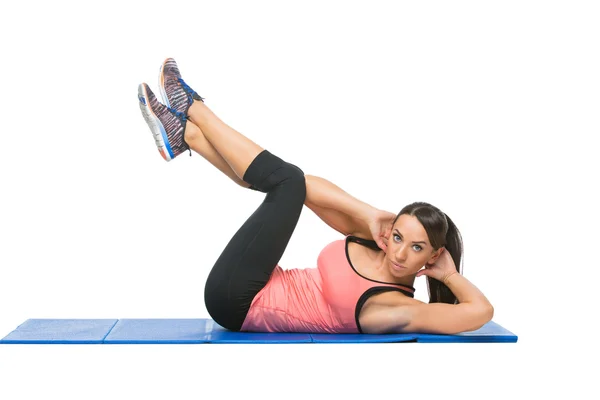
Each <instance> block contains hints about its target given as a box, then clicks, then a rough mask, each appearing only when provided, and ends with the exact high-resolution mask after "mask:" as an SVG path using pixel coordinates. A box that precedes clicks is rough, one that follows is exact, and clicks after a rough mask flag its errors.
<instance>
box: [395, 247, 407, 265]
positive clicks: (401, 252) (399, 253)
mask: <svg viewBox="0 0 600 400" xmlns="http://www.w3.org/2000/svg"><path fill="white" fill-rule="evenodd" d="M406 250H407V249H406V246H404V245H400V246H398V248H397V249H396V254H395V255H396V260H398V261H404V260H405V259H406Z"/></svg>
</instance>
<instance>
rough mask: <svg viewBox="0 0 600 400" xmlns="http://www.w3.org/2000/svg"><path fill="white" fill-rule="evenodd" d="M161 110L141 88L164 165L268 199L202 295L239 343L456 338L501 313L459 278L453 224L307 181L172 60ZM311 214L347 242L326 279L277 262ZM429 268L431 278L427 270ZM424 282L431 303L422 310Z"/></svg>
mask: <svg viewBox="0 0 600 400" xmlns="http://www.w3.org/2000/svg"><path fill="white" fill-rule="evenodd" d="M160 90H161V94H162V97H163V100H164V103H165V104H166V105H163V104H161V103H160V102H159V101H158V100H157V98H156V97H155V96H154V94H153V93H152V91H151V90H150V88H149V87H148V85H146V84H145V83H142V84H140V86H139V89H138V98H139V101H140V109H141V110H142V114H143V116H144V118H145V120H146V122H147V123H148V125H149V127H150V129H151V131H152V133H153V135H154V139H155V141H156V145H157V146H158V150H159V152H160V154H161V155H162V156H163V158H164V159H165V160H167V161H170V160H172V159H173V158H175V157H177V156H178V155H179V154H181V153H183V152H185V151H186V150H189V151H190V156H191V150H194V151H195V152H197V153H198V154H200V155H202V156H203V157H204V158H205V159H207V160H208V161H209V162H210V163H212V164H213V165H214V166H215V167H217V168H218V169H219V170H221V171H222V172H223V173H225V175H227V176H228V177H230V178H231V179H232V180H233V181H234V182H236V183H237V184H238V185H240V186H242V187H245V188H249V189H252V190H256V191H259V192H263V193H266V196H265V199H264V201H263V202H262V204H261V205H260V206H259V207H258V209H257V210H256V211H255V212H254V213H253V214H252V215H251V216H250V218H248V220H247V221H246V222H245V223H244V224H243V225H242V226H241V228H240V229H239V230H238V231H237V232H236V234H235V235H234V236H233V237H232V238H231V240H230V241H229V243H228V244H227V246H226V247H225V249H224V251H223V253H222V254H221V255H220V256H219V258H218V259H217V261H216V263H215V265H214V266H213V268H212V270H211V272H210V274H209V276H208V279H207V282H206V286H205V292H204V297H205V304H206V308H207V310H208V312H209V314H210V316H211V317H212V318H213V319H214V320H215V322H217V323H218V324H219V325H221V326H223V327H225V328H227V329H230V330H235V331H262V332H321V333H324V332H329V333H352V332H354V333H356V332H362V333H400V332H427V333H441V334H456V333H459V332H464V331H470V330H475V329H478V328H480V327H481V326H482V325H484V324H485V323H487V322H488V321H490V320H491V319H492V316H493V307H492V305H491V304H490V302H489V301H488V300H487V299H486V297H485V296H484V295H483V294H482V293H481V292H480V291H479V290H478V289H477V288H476V287H475V286H474V285H473V284H472V283H470V282H469V281H468V280H467V279H466V278H465V277H464V276H462V275H461V273H460V272H461V271H460V260H461V255H462V242H461V237H460V233H459V231H458V229H457V228H456V226H455V225H454V223H453V222H452V220H451V219H450V218H448V216H446V214H444V213H443V212H441V211H440V210H439V209H438V208H436V207H434V206H432V205H430V204H427V203H413V204H410V205H408V206H406V207H404V208H403V209H402V210H401V211H400V213H399V214H398V215H394V214H392V213H389V212H386V211H382V210H378V209H376V208H374V207H371V206H369V205H368V204H365V203H363V202H361V201H359V200H357V199H355V198H354V197H352V196H350V195H349V194H347V193H346V192H344V191H343V190H341V189H340V188H339V187H337V186H336V185H334V184H333V183H331V182H329V181H327V180H326V179H323V178H320V177H317V176H311V175H307V176H305V175H304V173H303V171H302V170H301V169H300V168H298V167H297V166H295V165H293V164H290V163H287V162H285V161H284V160H282V159H280V158H279V157H277V156H276V155H274V154H272V153H270V152H269V151H267V150H265V149H263V148H262V147H260V146H259V145H257V144H256V143H254V142H252V141H251V140H250V139H248V138H247V137H245V136H243V135H242V134H241V133H239V132H237V131H236V130H234V129H232V128H231V127H229V126H228V125H226V124H225V123H224V122H223V121H221V120H220V119H219V118H218V117H217V116H216V115H215V114H214V113H213V112H212V111H211V110H210V109H209V108H208V107H207V106H206V105H205V104H204V99H203V98H202V97H200V96H199V95H198V94H197V93H196V92H195V91H194V90H192V89H191V88H190V87H189V86H188V85H187V84H186V83H185V81H184V80H183V79H182V78H181V76H180V72H179V69H178V67H177V64H176V63H175V61H174V60H173V59H171V58H168V59H166V60H165V62H164V63H163V65H162V67H161V70H160ZM303 205H306V206H307V207H308V208H310V209H311V210H312V211H314V212H315V213H316V214H317V215H318V216H319V217H320V218H321V219H322V220H323V221H325V222H326V223H327V224H328V225H329V226H331V227H332V228H334V229H336V230H337V231H339V232H340V233H342V234H343V235H344V236H345V238H344V239H340V240H336V241H334V242H332V243H329V244H328V245H327V246H325V248H324V249H323V250H322V251H321V253H320V254H319V257H318V260H317V261H318V262H317V268H307V269H291V270H283V269H282V268H281V267H280V266H279V265H278V262H279V260H280V259H281V257H282V255H283V253H284V250H285V248H286V246H287V244H288V242H289V240H290V238H291V236H292V233H293V231H294V229H295V227H296V224H297V222H298V219H299V217H300V213H301V211H302V208H303ZM423 267H424V268H423ZM423 275H424V276H427V279H428V288H429V292H430V302H429V303H424V302H421V301H419V300H416V299H414V298H413V295H414V287H413V286H412V285H413V283H414V280H415V278H416V277H419V276H423Z"/></svg>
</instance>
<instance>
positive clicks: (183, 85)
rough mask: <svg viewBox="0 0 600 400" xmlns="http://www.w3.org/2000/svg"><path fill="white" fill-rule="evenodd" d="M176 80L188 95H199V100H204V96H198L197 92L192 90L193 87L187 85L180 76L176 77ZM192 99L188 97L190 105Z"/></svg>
mask: <svg viewBox="0 0 600 400" xmlns="http://www.w3.org/2000/svg"><path fill="white" fill-rule="evenodd" d="M177 81H178V82H179V83H180V84H181V87H183V90H185V92H186V93H187V94H189V95H190V96H194V94H195V95H196V96H198V97H200V100H201V101H204V97H202V96H200V95H199V94H198V93H196V92H195V91H194V89H192V88H191V87H189V86H188V84H187V83H185V81H184V80H183V79H182V78H177ZM193 101H194V100H193V99H189V102H190V105H191V104H192V102H193Z"/></svg>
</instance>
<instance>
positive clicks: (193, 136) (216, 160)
mask: <svg viewBox="0 0 600 400" xmlns="http://www.w3.org/2000/svg"><path fill="white" fill-rule="evenodd" d="M185 132H186V143H187V144H188V146H190V148H191V149H192V150H194V151H195V152H196V153H198V154H200V155H201V156H202V157H204V158H205V159H206V160H207V161H208V162H210V163H211V164H212V165H213V166H214V167H215V168H217V169H218V170H220V171H221V172H223V173H224V174H225V175H227V176H228V177H229V178H231V180H233V181H234V182H235V183H237V184H238V185H240V186H242V187H245V188H248V187H249V186H250V184H249V183H247V182H244V181H243V180H242V179H241V178H240V177H239V176H237V174H236V173H235V172H234V171H233V169H231V167H230V166H229V164H228V163H227V161H225V159H224V158H223V157H221V155H220V154H219V152H218V151H217V150H216V149H215V148H214V146H213V145H212V144H211V143H210V142H209V141H208V139H206V136H204V133H202V130H201V129H200V128H199V127H198V126H196V125H194V123H192V122H190V121H188V122H187V124H186V127H185Z"/></svg>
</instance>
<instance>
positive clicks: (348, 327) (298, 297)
mask: <svg viewBox="0 0 600 400" xmlns="http://www.w3.org/2000/svg"><path fill="white" fill-rule="evenodd" d="M379 252H381V249H379V248H378V247H377V245H376V244H375V242H374V241H372V240H367V239H362V238H358V237H356V236H352V235H347V236H346V237H345V238H344V239H341V240H336V241H334V242H332V243H330V244H328V245H327V246H325V248H323V250H322V251H321V252H320V254H319V256H318V259H317V268H309V269H293V270H283V269H281V267H280V266H277V267H276V268H275V270H274V271H273V275H272V277H271V279H270V281H269V282H268V283H267V286H265V288H263V290H261V292H259V293H258V295H257V296H256V297H255V298H254V300H253V302H252V306H251V307H250V310H249V312H248V316H247V317H246V320H245V321H244V325H243V326H242V330H250V331H267V332H291V331H294V332H300V331H302V332H329V333H351V332H363V331H365V330H364V329H361V327H362V324H363V322H365V321H368V323H369V324H370V325H369V326H368V327H366V328H367V331H372V330H373V329H372V328H373V327H372V326H371V325H372V324H373V323H375V324H377V322H376V320H375V322H373V321H374V319H373V318H370V315H369V314H376V313H377V311H378V308H379V307H386V306H389V305H391V304H402V303H403V302H409V301H413V302H414V301H415V300H414V299H412V296H413V293H414V288H413V287H412V286H407V285H399V284H395V283H391V282H387V281H385V280H384V279H386V278H385V277H384V276H383V272H384V270H382V269H380V268H377V267H378V266H379V265H380V264H381V260H382V259H381V255H380V254H379Z"/></svg>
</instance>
